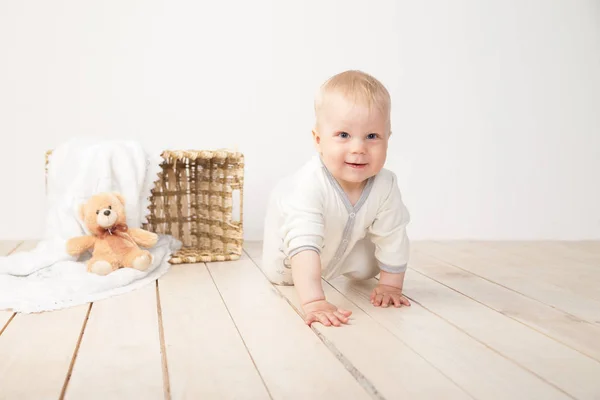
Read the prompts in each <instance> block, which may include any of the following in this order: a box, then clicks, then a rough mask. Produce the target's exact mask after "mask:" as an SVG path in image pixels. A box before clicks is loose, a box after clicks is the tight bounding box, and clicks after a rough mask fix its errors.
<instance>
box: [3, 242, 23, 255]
mask: <svg viewBox="0 0 600 400" xmlns="http://www.w3.org/2000/svg"><path fill="white" fill-rule="evenodd" d="M21 243H23V241H21V240H2V241H0V255H1V256H7V255H9V254H11V253H12V252H13V251H15V250H16V248H17V247H18V246H19V245H20V244H21Z"/></svg>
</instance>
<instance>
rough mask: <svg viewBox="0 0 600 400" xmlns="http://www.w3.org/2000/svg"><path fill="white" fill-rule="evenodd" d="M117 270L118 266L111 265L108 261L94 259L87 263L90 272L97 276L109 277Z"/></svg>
mask: <svg viewBox="0 0 600 400" xmlns="http://www.w3.org/2000/svg"><path fill="white" fill-rule="evenodd" d="M117 269H118V266H115V265H114V263H112V264H111V263H110V262H109V261H107V260H102V259H97V258H92V259H90V260H89V261H88V263H87V270H88V272H91V273H94V274H96V275H103V276H104V275H108V274H110V273H111V272H113V271H115V270H117Z"/></svg>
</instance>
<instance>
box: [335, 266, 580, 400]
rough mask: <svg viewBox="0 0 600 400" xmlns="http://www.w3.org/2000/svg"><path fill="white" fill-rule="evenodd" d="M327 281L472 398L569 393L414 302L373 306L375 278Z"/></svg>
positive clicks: (547, 396)
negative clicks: (403, 306) (395, 306)
mask: <svg viewBox="0 0 600 400" xmlns="http://www.w3.org/2000/svg"><path fill="white" fill-rule="evenodd" d="M330 283H331V284H332V285H333V286H334V287H335V288H336V289H338V290H339V291H340V292H341V293H342V294H344V295H345V296H346V297H347V298H348V299H350V300H351V301H352V302H353V303H354V304H356V305H357V306H358V307H360V308H361V309H362V310H364V311H365V312H366V313H367V314H368V315H369V316H370V317H371V318H373V319H374V320H375V321H377V322H379V323H380V324H381V325H383V326H384V327H385V328H386V329H388V330H389V331H390V332H392V333H393V334H394V335H396V337H397V338H398V339H400V340H402V341H403V342H404V343H406V344H407V345H408V346H409V347H410V348H412V349H413V350H414V351H416V352H417V353H419V354H420V355H421V356H422V357H424V358H425V359H426V360H428V361H429V362H430V363H431V364H432V365H434V366H435V367H436V368H438V369H439V370H440V371H442V372H443V373H444V374H445V375H446V376H448V377H449V378H451V379H452V380H453V381H454V382H456V383H457V384H458V385H460V386H461V387H462V388H464V389H465V390H466V391H467V392H469V394H471V395H472V396H473V397H474V398H480V399H481V398H485V399H512V398H522V397H524V398H531V399H534V398H535V399H568V398H569V396H567V395H566V394H565V393H563V392H562V391H559V390H557V389H556V388H554V387H552V386H550V385H548V384H547V383H546V382H545V381H543V380H542V379H540V378H539V377H537V376H535V375H534V374H532V373H531V372H529V371H528V370H526V369H524V368H522V367H521V366H519V365H518V364H516V363H514V362H512V361H510V360H508V359H507V358H505V357H503V356H502V355H500V354H498V353H497V352H495V351H493V350H491V349H490V348H489V347H487V346H485V345H484V344H482V343H480V342H479V341H477V340H475V339H473V338H472V337H471V336H469V335H467V334H465V333H464V332H463V331H461V330H460V329H458V328H456V327H454V326H453V325H451V324H449V323H448V322H446V321H445V320H443V319H441V318H440V317H438V316H437V315H435V314H433V313H431V312H429V311H428V310H426V309H425V308H423V307H421V306H420V305H419V304H418V303H413V304H412V306H411V308H410V311H407V310H394V309H385V308H381V307H374V306H373V305H371V302H370V300H369V298H370V294H371V291H372V290H373V288H374V287H375V286H376V285H377V281H376V280H375V279H371V280H368V281H361V282H352V281H350V280H348V279H347V278H344V277H340V278H338V279H334V280H333V281H331V282H330ZM406 294H407V296H410V293H409V292H408V293H406ZM440 338H443V340H440Z"/></svg>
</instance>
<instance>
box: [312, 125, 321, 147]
mask: <svg viewBox="0 0 600 400" xmlns="http://www.w3.org/2000/svg"><path fill="white" fill-rule="evenodd" d="M312 135H313V139H314V141H315V147H316V148H317V151H321V137H320V136H319V134H318V133H317V132H316V131H315V130H314V129H313V131H312Z"/></svg>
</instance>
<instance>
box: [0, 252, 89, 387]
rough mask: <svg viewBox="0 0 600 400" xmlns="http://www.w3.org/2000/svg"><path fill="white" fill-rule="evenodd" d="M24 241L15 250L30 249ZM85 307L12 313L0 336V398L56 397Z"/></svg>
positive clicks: (63, 378)
mask: <svg viewBox="0 0 600 400" xmlns="http://www.w3.org/2000/svg"><path fill="white" fill-rule="evenodd" d="M35 245H36V242H35V241H32V242H26V243H24V244H23V245H22V246H20V247H19V248H18V249H17V251H26V250H29V249H32V248H34V247H35ZM88 308H89V306H88V305H81V306H78V307H73V308H67V309H62V310H57V311H52V312H45V313H38V314H16V316H15V317H14V319H13V320H12V321H11V322H10V324H9V325H8V326H7V328H6V329H5V331H4V333H3V334H2V336H1V337H0V388H2V389H0V398H3V399H21V398H28V399H29V398H31V399H42V398H44V399H45V398H59V397H60V394H61V391H62V389H63V385H64V382H65V380H66V377H67V375H68V372H69V368H70V365H71V362H72V359H73V356H74V353H75V350H76V347H77V343H78V340H79V337H80V335H81V331H82V328H83V325H84V323H85V318H86V315H87V311H88Z"/></svg>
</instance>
